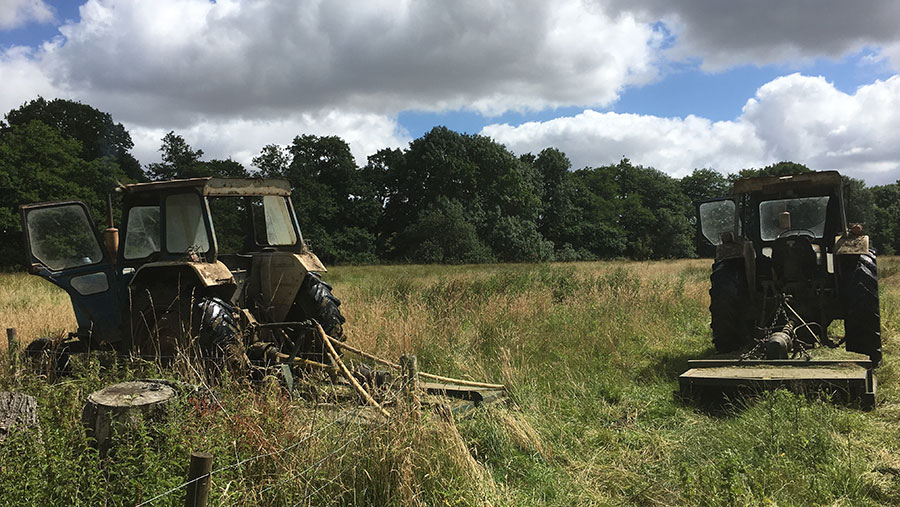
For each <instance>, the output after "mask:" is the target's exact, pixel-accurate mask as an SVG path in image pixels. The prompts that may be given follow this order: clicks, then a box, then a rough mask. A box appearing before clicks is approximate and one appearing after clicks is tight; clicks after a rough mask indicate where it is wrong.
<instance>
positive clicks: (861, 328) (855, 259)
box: [840, 251, 881, 366]
mask: <svg viewBox="0 0 900 507" xmlns="http://www.w3.org/2000/svg"><path fill="white" fill-rule="evenodd" d="M840 291H841V307H842V309H843V313H844V336H845V339H846V344H847V350H848V351H850V352H858V353H860V354H866V355H868V356H869V359H871V360H872V364H873V365H874V366H878V363H880V362H881V314H880V311H879V308H878V264H877V262H876V260H875V253H874V252H872V251H869V253H868V254H862V255H847V256H843V257H842V258H841V281H840Z"/></svg>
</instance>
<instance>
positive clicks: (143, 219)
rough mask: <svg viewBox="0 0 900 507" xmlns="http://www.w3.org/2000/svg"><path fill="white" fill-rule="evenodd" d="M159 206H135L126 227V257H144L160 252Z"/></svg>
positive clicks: (130, 212) (129, 214)
mask: <svg viewBox="0 0 900 507" xmlns="http://www.w3.org/2000/svg"><path fill="white" fill-rule="evenodd" d="M159 241H160V239H159V206H134V207H133V208H131V210H130V211H129V212H128V224H127V225H126V227H125V251H124V254H123V255H124V256H125V258H126V259H143V258H144V257H147V256H148V255H150V254H154V253H156V252H159Z"/></svg>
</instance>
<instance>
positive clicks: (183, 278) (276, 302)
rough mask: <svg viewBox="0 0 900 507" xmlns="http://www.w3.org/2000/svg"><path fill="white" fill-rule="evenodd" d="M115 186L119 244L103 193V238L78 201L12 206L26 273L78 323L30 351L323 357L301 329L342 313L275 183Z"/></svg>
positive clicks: (330, 323) (328, 323)
mask: <svg viewBox="0 0 900 507" xmlns="http://www.w3.org/2000/svg"><path fill="white" fill-rule="evenodd" d="M117 192H118V193H119V194H120V195H121V202H122V220H121V237H122V239H121V241H119V231H118V230H116V229H115V228H113V220H112V204H111V203H112V198H110V204H109V210H108V211H109V213H108V226H109V228H108V229H107V230H106V231H105V233H104V236H105V241H104V242H103V243H101V242H100V241H99V237H98V234H97V230H98V229H97V228H96V227H95V225H94V222H93V221H92V219H91V216H90V213H89V212H88V209H87V207H86V206H85V205H84V204H83V203H81V202H75V201H73V202H56V203H41V204H29V205H24V206H22V207H21V213H22V220H23V224H24V227H23V229H24V231H25V239H26V244H27V250H28V264H29V265H30V266H31V272H32V273H33V274H36V275H39V276H41V277H43V278H46V279H47V280H49V281H50V282H52V283H54V284H55V285H57V286H59V287H61V288H62V289H64V290H65V291H66V292H68V293H69V295H70V296H71V298H72V306H73V307H74V310H75V316H76V318H77V321H78V330H77V331H76V332H74V333H70V336H69V338H68V339H67V340H66V341H65V343H63V344H62V345H60V344H59V343H51V341H50V340H48V339H41V340H38V341H36V342H34V343H33V344H32V345H31V346H30V348H29V350H30V351H31V352H36V351H40V350H42V349H47V348H50V347H51V346H53V347H54V348H57V349H58V348H61V349H62V350H64V351H66V352H79V351H85V350H90V349H101V350H115V351H117V352H119V353H120V354H124V355H137V356H150V357H154V358H158V359H160V360H162V361H163V362H165V361H168V360H171V359H172V358H174V357H175V356H176V354H179V353H181V352H184V351H190V352H192V353H199V354H200V355H203V356H207V357H209V356H219V357H223V356H226V355H227V356H228V357H232V358H235V357H236V358H238V359H239V360H244V361H246V359H247V358H248V356H249V359H251V360H254V359H256V360H260V361H269V360H272V359H278V358H281V359H284V358H286V357H288V358H289V360H290V361H294V360H295V358H305V359H312V360H317V361H322V362H327V360H323V359H324V357H325V356H324V352H323V350H322V343H321V341H318V340H317V339H316V338H315V336H314V335H313V334H312V333H310V332H309V325H310V324H311V320H315V321H317V322H318V323H319V324H321V326H322V327H323V329H324V330H325V332H326V333H327V334H329V335H330V336H332V337H334V338H337V339H342V335H343V333H342V328H341V325H342V324H343V322H344V318H343V316H342V315H341V312H340V310H339V308H338V307H339V305H340V301H339V300H338V299H337V298H335V297H334V295H332V293H331V287H330V286H329V285H328V284H327V283H325V282H324V281H322V279H321V277H320V275H319V273H320V272H323V271H325V267H324V266H323V265H322V263H321V262H320V261H319V259H318V258H317V257H316V256H315V255H314V254H313V253H312V252H311V251H310V250H309V249H308V248H307V246H306V244H305V243H304V241H303V238H302V237H301V235H300V228H299V226H298V224H297V220H296V217H295V214H294V209H293V205H292V204H291V200H290V193H291V189H290V186H289V184H288V182H287V181H284V180H264V179H221V178H194V179H185V180H173V181H164V182H154V183H139V184H134V185H122V186H121V187H119V188H118V189H117ZM217 231H218V234H217ZM104 243H105V244H104ZM245 354H246V355H245Z"/></svg>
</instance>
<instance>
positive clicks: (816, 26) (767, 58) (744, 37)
mask: <svg viewBox="0 0 900 507" xmlns="http://www.w3.org/2000/svg"><path fill="white" fill-rule="evenodd" d="M604 3H605V4H606V5H607V6H608V7H609V8H610V10H611V12H629V13H632V14H636V15H638V17H639V18H640V19H642V20H644V21H649V22H654V21H658V20H661V21H663V22H665V23H666V25H667V26H668V27H669V28H670V29H671V30H672V31H673V33H674V35H675V36H676V37H677V40H676V42H675V45H674V46H673V47H672V49H671V51H670V53H669V54H670V56H672V57H675V58H679V57H680V58H691V57H698V56H699V57H700V58H702V60H703V67H704V68H706V69H709V70H719V69H723V68H727V67H731V66H734V65H744V64H748V63H751V64H757V65H763V64H769V63H785V62H796V61H803V60H812V59H815V58H821V57H830V58H839V57H842V56H846V55H848V54H852V53H856V52H858V51H859V50H861V49H863V48H864V47H866V46H875V47H882V48H887V47H889V46H891V45H893V44H897V43H898V42H900V23H897V20H898V19H900V3H898V2H896V1H895V0H868V1H866V2H864V3H858V2H848V1H846V0H795V1H789V2H785V1H783V0H754V1H752V2H751V1H722V0H692V1H689V2H672V1H671V0H606V1H605V2H604ZM893 63H894V68H897V69H900V67H898V65H900V62H898V61H897V60H896V59H894V60H893Z"/></svg>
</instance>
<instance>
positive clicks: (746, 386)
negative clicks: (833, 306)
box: [678, 359, 877, 410]
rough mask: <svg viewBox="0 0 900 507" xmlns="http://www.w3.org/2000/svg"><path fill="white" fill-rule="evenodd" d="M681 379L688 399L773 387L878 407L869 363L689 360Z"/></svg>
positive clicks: (681, 386)
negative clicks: (686, 369)
mask: <svg viewBox="0 0 900 507" xmlns="http://www.w3.org/2000/svg"><path fill="white" fill-rule="evenodd" d="M688 367H689V369H688V371H686V372H684V373H682V374H681V376H679V377H678V382H679V385H680V388H681V395H682V396H683V397H685V398H690V399H695V400H705V401H715V400H716V399H718V400H722V399H727V398H730V397H731V396H740V395H747V394H754V393H758V392H761V391H766V390H773V389H788V390H790V391H794V392H800V393H821V394H824V395H826V396H830V397H831V398H832V399H835V400H839V401H843V402H846V403H849V404H851V405H856V406H859V407H860V408H862V409H863V410H871V409H873V408H875V389H876V386H877V382H876V378H875V375H874V371H873V368H872V362H871V361H854V360H818V361H813V360H810V361H805V360H783V359H782V360H761V359H745V360H740V359H731V360H729V359H702V360H694V361H688Z"/></svg>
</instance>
